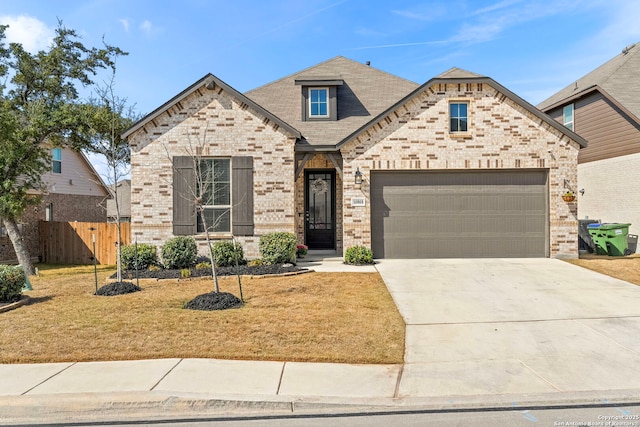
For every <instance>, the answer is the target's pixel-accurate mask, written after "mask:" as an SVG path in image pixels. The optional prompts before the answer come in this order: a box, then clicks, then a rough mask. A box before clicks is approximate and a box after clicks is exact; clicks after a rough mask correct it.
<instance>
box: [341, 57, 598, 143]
mask: <svg viewBox="0 0 640 427" xmlns="http://www.w3.org/2000/svg"><path fill="white" fill-rule="evenodd" d="M440 83H444V84H446V83H449V84H451V83H460V84H465V83H482V84H487V85H489V86H491V87H493V88H494V89H495V90H497V91H498V92H500V93H502V94H503V95H505V96H507V97H508V98H509V99H511V100H512V101H513V102H515V103H516V104H518V105H520V106H521V107H522V108H524V109H525V110H527V111H528V112H530V113H531V114H533V115H534V116H536V117H537V118H539V119H540V120H542V121H543V122H545V123H547V124H548V125H550V126H551V127H553V128H554V129H556V130H558V131H560V132H562V133H563V134H564V135H566V136H567V137H569V138H570V139H572V140H574V141H576V142H577V143H578V144H580V146H582V147H586V146H587V141H586V140H585V139H584V138H582V137H581V136H579V135H578V134H576V133H575V132H572V131H570V130H569V129H567V128H566V127H565V126H563V125H561V124H560V123H558V122H557V121H555V120H553V119H552V118H551V117H549V116H548V115H547V114H545V113H543V112H542V111H540V110H539V109H537V108H536V107H534V106H533V105H531V104H529V103H528V102H527V101H525V100H524V99H522V98H520V97H519V96H518V95H516V94H515V93H513V92H511V91H510V90H509V89H507V88H505V87H504V86H502V85H501V84H500V83H498V82H496V81H495V80H493V79H491V78H489V77H485V76H481V75H479V74H475V73H472V72H470V71H466V70H463V69H460V68H455V67H454V68H451V69H449V70H447V71H445V72H444V73H442V74H439V75H438V76H436V77H434V78H432V79H431V80H429V81H427V82H426V83H424V84H423V85H421V86H419V87H418V88H416V89H415V90H413V91H412V92H411V93H409V94H408V95H407V96H405V97H403V98H402V99H400V100H399V101H398V102H396V103H395V104H393V105H391V106H390V107H389V108H387V109H386V110H384V111H382V112H381V113H380V114H378V116H376V117H375V118H373V120H370V121H369V122H368V123H366V124H365V125H364V126H362V127H360V128H358V129H356V130H355V131H354V132H353V133H352V134H351V135H349V136H347V137H346V138H344V139H343V140H342V141H340V142H339V143H338V144H337V146H338V147H340V146H342V145H344V144H345V143H347V142H348V141H350V140H351V139H353V138H355V137H356V136H358V135H359V134H360V133H361V132H363V131H365V130H366V129H367V128H369V127H371V126H373V125H375V124H376V123H377V122H379V121H380V120H382V119H384V118H385V117H386V116H387V115H389V114H391V113H393V111H395V110H396V109H398V108H399V107H400V106H402V105H404V104H406V103H407V102H409V101H410V100H411V99H412V98H414V97H416V96H418V95H420V94H421V93H422V92H424V91H425V90H427V89H428V88H429V87H431V86H433V85H436V84H440Z"/></svg>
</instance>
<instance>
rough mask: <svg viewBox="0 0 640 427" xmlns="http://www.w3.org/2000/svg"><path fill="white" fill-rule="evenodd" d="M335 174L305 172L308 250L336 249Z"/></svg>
mask: <svg viewBox="0 0 640 427" xmlns="http://www.w3.org/2000/svg"><path fill="white" fill-rule="evenodd" d="M335 182H336V173H335V171H333V170H331V171H313V170H308V171H305V203H304V205H305V239H306V243H307V246H309V249H335V247H336V220H335V217H336V202H335V199H336V198H335V194H336V185H335Z"/></svg>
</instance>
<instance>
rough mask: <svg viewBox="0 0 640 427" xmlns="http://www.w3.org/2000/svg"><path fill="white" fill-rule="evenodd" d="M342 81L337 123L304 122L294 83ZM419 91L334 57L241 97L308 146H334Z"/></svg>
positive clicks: (407, 83)
mask: <svg viewBox="0 0 640 427" xmlns="http://www.w3.org/2000/svg"><path fill="white" fill-rule="evenodd" d="M327 79H330V80H338V79H339V80H342V81H343V82H344V83H343V84H342V85H340V86H337V102H338V120H337V121H321V122H318V121H316V122H314V121H303V120H302V113H301V96H302V95H301V93H302V89H301V86H300V85H296V84H295V82H296V80H327ZM417 87H418V84H417V83H414V82H412V81H409V80H405V79H403V78H400V77H397V76H394V75H392V74H389V73H386V72H384V71H381V70H378V69H376V68H373V67H371V66H368V65H365V64H361V63H359V62H356V61H353V60H350V59H347V58H344V57H342V56H338V57H335V58H333V59H330V60H328V61H326V62H322V63H320V64H318V65H315V66H313V67H310V68H307V69H305V70H302V71H299V72H296V73H294V74H291V75H289V76H287V77H284V78H282V79H279V80H276V81H274V82H272V83H269V84H266V85H264V86H261V87H259V88H256V89H253V90H251V91H249V92H246V93H245V94H244V95H245V96H247V97H248V98H250V99H251V100H253V101H254V102H256V103H257V104H259V105H260V106H262V107H263V108H265V109H266V110H268V111H269V112H271V113H272V114H274V115H275V116H277V117H278V118H280V119H282V120H283V121H285V122H287V123H288V124H289V125H291V126H292V127H294V128H296V129H298V130H299V131H300V133H302V136H303V138H304V140H306V142H307V143H309V144H311V145H316V146H317V145H335V144H337V143H338V142H340V141H341V140H342V139H344V138H345V137H346V136H348V135H349V134H351V133H352V132H353V131H355V130H356V129H358V128H360V127H361V126H363V125H364V124H365V123H367V122H369V121H370V120H371V119H372V118H373V117H375V116H377V115H378V114H380V113H381V112H382V111H384V110H385V109H386V108H388V107H389V106H390V105H392V104H394V103H395V102H396V101H398V100H399V99H401V98H402V97H404V96H405V95H407V94H408V93H409V92H411V91H412V90H414V89H415V88H417Z"/></svg>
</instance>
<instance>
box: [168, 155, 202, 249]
mask: <svg viewBox="0 0 640 427" xmlns="http://www.w3.org/2000/svg"><path fill="white" fill-rule="evenodd" d="M195 185H196V178H195V170H194V164H193V158H192V157H189V156H175V157H174V158H173V234H174V236H192V235H194V234H196V206H195V201H194V196H193V191H194V189H195Z"/></svg>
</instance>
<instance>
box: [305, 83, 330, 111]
mask: <svg viewBox="0 0 640 427" xmlns="http://www.w3.org/2000/svg"><path fill="white" fill-rule="evenodd" d="M309 117H329V89H328V88H309Z"/></svg>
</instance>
